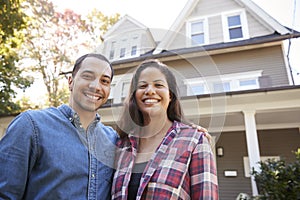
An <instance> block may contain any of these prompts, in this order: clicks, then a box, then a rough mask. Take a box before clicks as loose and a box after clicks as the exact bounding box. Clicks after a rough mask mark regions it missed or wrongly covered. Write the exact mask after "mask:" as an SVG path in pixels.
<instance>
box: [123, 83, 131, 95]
mask: <svg viewBox="0 0 300 200" xmlns="http://www.w3.org/2000/svg"><path fill="white" fill-rule="evenodd" d="M129 87H130V83H129V82H125V83H123V86H122V97H126V96H127V94H128V92H129Z"/></svg>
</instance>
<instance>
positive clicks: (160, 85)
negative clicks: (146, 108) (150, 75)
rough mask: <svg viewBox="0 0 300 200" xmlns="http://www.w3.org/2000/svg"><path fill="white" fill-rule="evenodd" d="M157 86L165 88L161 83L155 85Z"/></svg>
mask: <svg viewBox="0 0 300 200" xmlns="http://www.w3.org/2000/svg"><path fill="white" fill-rule="evenodd" d="M155 86H156V87H164V85H163V84H160V83H157V84H155Z"/></svg>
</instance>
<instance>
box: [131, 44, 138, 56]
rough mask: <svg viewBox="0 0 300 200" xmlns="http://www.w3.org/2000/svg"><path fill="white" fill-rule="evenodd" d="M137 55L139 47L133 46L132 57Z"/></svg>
mask: <svg viewBox="0 0 300 200" xmlns="http://www.w3.org/2000/svg"><path fill="white" fill-rule="evenodd" d="M136 53H137V46H132V47H131V56H135V55H136Z"/></svg>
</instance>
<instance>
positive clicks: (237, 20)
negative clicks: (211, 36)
mask: <svg viewBox="0 0 300 200" xmlns="http://www.w3.org/2000/svg"><path fill="white" fill-rule="evenodd" d="M222 21H223V33H224V40H225V41H226V42H228V41H234V40H241V39H247V38H249V32H248V25H247V18H246V12H245V11H243V10H240V11H235V12H230V13H225V14H223V15H222Z"/></svg>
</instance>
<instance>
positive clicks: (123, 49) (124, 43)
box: [119, 38, 128, 58]
mask: <svg viewBox="0 0 300 200" xmlns="http://www.w3.org/2000/svg"><path fill="white" fill-rule="evenodd" d="M127 46H128V44H127V39H126V38H125V39H122V41H121V47H120V56H119V57H120V58H124V57H125V55H126V47H127Z"/></svg>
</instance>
